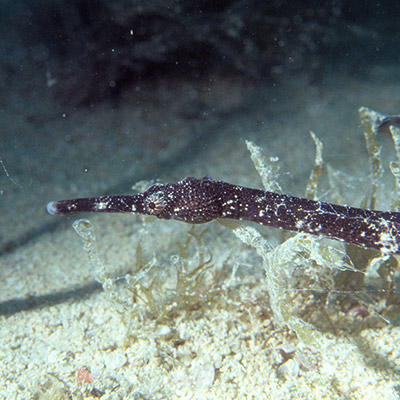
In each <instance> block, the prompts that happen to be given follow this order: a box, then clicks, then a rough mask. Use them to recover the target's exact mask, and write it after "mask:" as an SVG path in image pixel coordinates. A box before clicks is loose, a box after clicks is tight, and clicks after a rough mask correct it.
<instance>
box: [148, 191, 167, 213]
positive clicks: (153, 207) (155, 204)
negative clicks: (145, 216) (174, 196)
mask: <svg viewBox="0 0 400 400" xmlns="http://www.w3.org/2000/svg"><path fill="white" fill-rule="evenodd" d="M144 205H145V207H146V211H147V213H149V214H151V215H159V214H160V213H161V212H162V210H164V208H165V206H166V205H167V202H166V201H165V198H164V193H163V192H155V193H152V194H151V195H150V196H149V197H147V199H146V200H145V201H144Z"/></svg>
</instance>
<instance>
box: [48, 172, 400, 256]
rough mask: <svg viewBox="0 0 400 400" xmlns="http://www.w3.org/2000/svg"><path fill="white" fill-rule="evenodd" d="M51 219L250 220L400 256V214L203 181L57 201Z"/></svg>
mask: <svg viewBox="0 0 400 400" xmlns="http://www.w3.org/2000/svg"><path fill="white" fill-rule="evenodd" d="M47 211H48V212H49V214H51V215H67V214H76V213H81V212H107V213H135V214H147V215H154V216H156V217H157V218H160V219H175V220H178V221H183V222H187V223H191V224H202V223H205V222H209V221H212V220H214V219H217V218H229V219H235V220H247V221H252V222H256V223H258V224H261V225H269V226H273V227H276V228H280V229H285V230H290V231H297V232H306V233H310V234H313V235H322V236H327V237H329V238H332V239H335V240H339V241H344V242H346V243H352V244H355V245H358V246H361V247H365V248H372V249H377V250H379V251H381V252H382V253H388V254H400V213H397V212H390V211H374V210H369V209H362V208H354V207H348V206H342V205H337V204H331V203H327V202H322V201H314V200H308V199H304V198H299V197H294V196H289V195H287V194H278V193H273V192H266V191H263V190H260V189H251V188H247V187H243V186H237V185H233V184H230V183H226V182H223V181H218V180H214V179H211V178H210V177H208V176H205V177H204V178H201V179H197V178H185V179H183V180H181V181H179V182H177V183H168V184H163V185H161V184H155V185H153V186H151V187H150V188H149V189H148V190H146V191H145V192H143V193H138V194H135V195H113V196H103V197H92V198H80V199H74V200H61V201H53V202H50V203H49V204H48V205H47Z"/></svg>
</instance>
